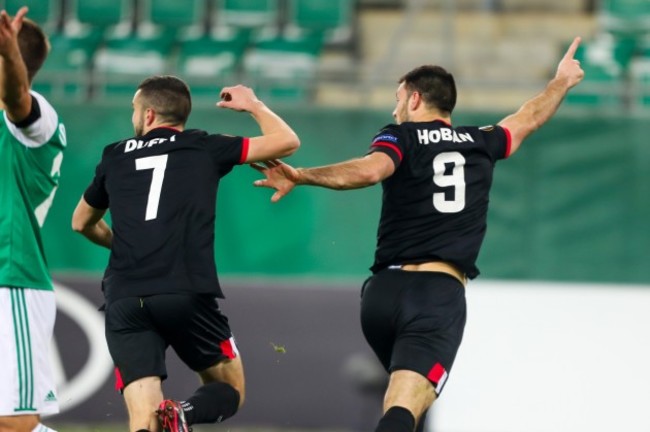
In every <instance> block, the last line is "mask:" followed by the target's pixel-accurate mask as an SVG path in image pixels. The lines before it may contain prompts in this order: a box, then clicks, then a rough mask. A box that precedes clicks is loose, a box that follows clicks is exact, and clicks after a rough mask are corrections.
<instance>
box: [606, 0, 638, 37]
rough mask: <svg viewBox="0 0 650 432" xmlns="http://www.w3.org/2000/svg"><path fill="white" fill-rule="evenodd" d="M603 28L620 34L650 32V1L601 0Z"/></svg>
mask: <svg viewBox="0 0 650 432" xmlns="http://www.w3.org/2000/svg"><path fill="white" fill-rule="evenodd" d="M599 14H600V24H601V29H602V30H604V31H607V32H611V33H615V34H618V35H638V34H643V33H648V32H650V1H648V0H601V5H600V10H599Z"/></svg>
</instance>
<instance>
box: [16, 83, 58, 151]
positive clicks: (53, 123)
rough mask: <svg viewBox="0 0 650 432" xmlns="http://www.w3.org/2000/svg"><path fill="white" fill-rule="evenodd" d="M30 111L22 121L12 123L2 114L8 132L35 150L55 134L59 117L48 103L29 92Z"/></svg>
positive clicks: (36, 94)
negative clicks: (30, 98)
mask: <svg viewBox="0 0 650 432" xmlns="http://www.w3.org/2000/svg"><path fill="white" fill-rule="evenodd" d="M30 94H31V97H32V110H31V112H30V113H29V115H28V116H27V118H25V119H24V120H22V121H20V122H18V123H12V122H11V120H9V117H7V112H6V111H5V112H4V113H3V115H4V117H5V124H6V125H7V129H8V130H9V132H10V133H11V134H12V135H13V136H14V137H16V139H17V140H18V141H19V142H20V143H21V144H23V145H24V146H26V147H31V148H36V147H41V146H42V145H43V144H45V143H47V142H48V141H49V140H50V138H52V135H54V133H55V132H56V129H57V126H58V124H59V117H58V115H57V113H56V111H55V110H54V108H53V107H52V105H50V103H49V102H48V101H47V99H45V98H44V97H43V96H41V95H40V94H38V93H36V92H33V91H32V92H30Z"/></svg>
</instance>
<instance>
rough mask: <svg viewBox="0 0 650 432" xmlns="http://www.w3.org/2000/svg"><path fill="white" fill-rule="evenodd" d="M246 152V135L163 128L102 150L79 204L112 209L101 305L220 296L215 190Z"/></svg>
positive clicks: (243, 158)
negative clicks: (166, 296) (152, 297)
mask: <svg viewBox="0 0 650 432" xmlns="http://www.w3.org/2000/svg"><path fill="white" fill-rule="evenodd" d="M247 151H248V139H247V138H243V137H233V136H226V135H208V134H207V133H206V132H205V131H201V130H185V131H182V132H181V131H178V130H176V129H171V128H164V127H163V128H156V129H154V130H152V131H150V132H149V133H148V134H146V135H145V136H141V137H134V138H130V139H127V140H123V141H119V142H116V143H113V144H110V145H108V146H107V147H106V148H105V149H104V152H103V155H102V160H101V162H100V163H99V165H98V166H97V169H96V172H95V177H94V179H93V181H92V182H91V184H90V186H89V187H88V188H87V189H86V192H85V193H84V199H85V200H86V202H87V203H88V204H89V205H91V206H92V207H94V208H97V209H107V208H110V214H111V220H112V230H113V243H112V247H111V255H110V259H109V263H108V267H107V269H106V272H105V274H104V279H103V283H102V284H103V290H104V294H105V296H106V300H107V301H109V302H110V301H112V300H116V299H118V298H122V297H129V296H147V295H152V294H163V293H175V292H194V293H210V294H214V295H216V296H219V297H223V293H222V292H221V288H220V287H219V281H218V279H217V273H216V265H215V261H214V223H215V206H216V196H217V189H218V186H219V180H220V179H221V178H222V177H223V176H225V175H226V174H228V173H229V172H230V170H232V168H233V166H235V165H237V164H241V163H243V162H244V161H245V159H246V155H247Z"/></svg>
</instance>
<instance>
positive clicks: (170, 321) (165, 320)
mask: <svg viewBox="0 0 650 432" xmlns="http://www.w3.org/2000/svg"><path fill="white" fill-rule="evenodd" d="M151 310H152V314H153V315H154V319H155V321H156V325H157V327H158V329H159V331H160V332H161V333H162V334H164V336H165V338H166V340H167V342H168V343H169V344H170V345H171V346H172V348H174V351H176V354H178V357H179V358H180V359H181V360H182V361H183V362H184V363H185V364H186V365H187V366H188V367H189V368H190V369H192V370H193V371H195V372H201V371H204V370H206V369H208V368H211V367H213V366H215V365H217V364H219V363H221V362H224V361H227V360H233V359H235V358H237V357H238V355H239V352H238V350H237V346H236V344H235V340H234V337H233V335H232V332H231V330H230V326H229V324H228V318H227V317H226V316H225V315H224V314H223V313H221V310H220V309H219V303H218V302H217V299H216V298H215V297H214V296H209V295H191V294H170V295H167V294H166V295H158V296H155V297H154V298H152V299H151Z"/></svg>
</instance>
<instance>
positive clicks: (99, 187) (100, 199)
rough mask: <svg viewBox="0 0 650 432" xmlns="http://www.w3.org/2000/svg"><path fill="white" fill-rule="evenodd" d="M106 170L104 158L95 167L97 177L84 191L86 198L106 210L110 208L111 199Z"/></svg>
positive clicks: (92, 204)
mask: <svg viewBox="0 0 650 432" xmlns="http://www.w3.org/2000/svg"><path fill="white" fill-rule="evenodd" d="M105 172H106V170H105V168H104V158H102V160H101V162H99V164H98V165H97V168H95V177H94V178H93V180H92V181H91V182H90V185H88V187H87V188H86V191H85V192H84V200H85V201H86V202H87V203H88V204H89V205H90V206H91V207H94V208H96V209H101V210H105V209H107V208H108V204H109V199H108V192H107V191H106V174H105Z"/></svg>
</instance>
